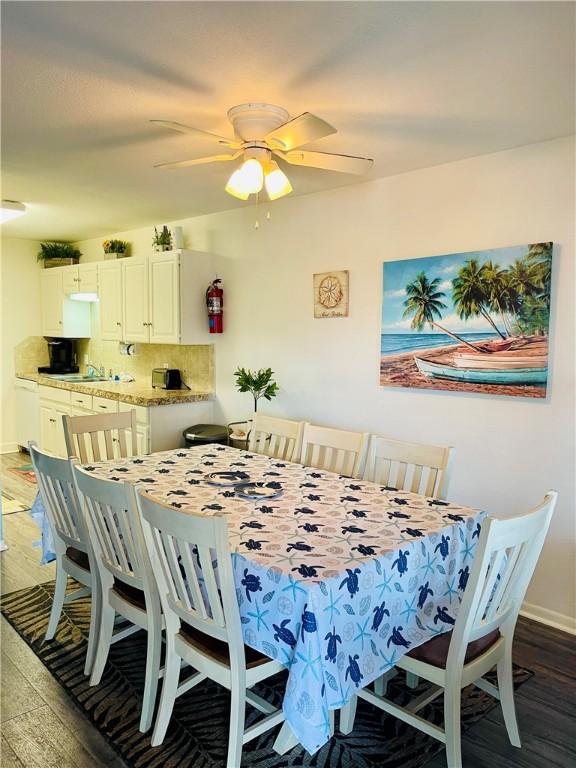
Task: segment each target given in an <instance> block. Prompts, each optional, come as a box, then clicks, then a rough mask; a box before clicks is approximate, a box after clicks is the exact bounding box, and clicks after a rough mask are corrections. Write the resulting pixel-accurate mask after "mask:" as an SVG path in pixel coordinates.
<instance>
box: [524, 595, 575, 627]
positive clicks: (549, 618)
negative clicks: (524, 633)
mask: <svg viewBox="0 0 576 768" xmlns="http://www.w3.org/2000/svg"><path fill="white" fill-rule="evenodd" d="M520 616H524V617H525V618H526V619H532V620H533V621H539V622H540V624H546V625H547V626H549V627H554V629H561V630H562V632H568V633H569V634H570V635H576V618H574V617H573V616H565V615H564V614H563V613H558V612H557V611H551V610H549V609H548V608H542V607H541V606H540V605H534V604H532V603H523V605H522V610H521V611H520Z"/></svg>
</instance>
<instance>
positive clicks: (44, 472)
mask: <svg viewBox="0 0 576 768" xmlns="http://www.w3.org/2000/svg"><path fill="white" fill-rule="evenodd" d="M28 449H29V451H30V458H31V459H32V466H33V467H34V472H35V474H36V479H37V481H38V490H39V492H40V498H41V499H42V504H43V506H44V511H45V513H46V517H47V519H48V525H49V526H50V529H51V531H52V536H53V539H54V551H55V553H56V585H55V588H54V597H53V599H52V609H51V611H50V619H49V621H48V628H47V630H46V636H45V639H46V640H52V638H53V637H54V635H55V633H56V629H57V627H58V623H59V622H60V617H61V615H62V608H63V606H64V603H69V602H72V601H74V600H77V599H78V598H80V597H86V596H87V595H90V594H91V595H92V604H91V608H90V630H89V633H88V649H87V652H86V662H85V665H84V674H85V675H89V674H90V672H91V670H92V666H93V663H94V655H95V652H96V645H97V639H98V627H99V624H100V615H99V613H100V594H99V593H100V590H99V585H98V573H97V570H96V569H95V568H94V555H93V552H92V548H91V545H90V539H89V537H88V534H87V531H86V527H85V525H84V520H83V517H82V514H81V512H80V508H79V505H78V497H77V494H76V488H75V486H74V476H73V470H72V463H71V462H70V461H69V460H68V459H60V458H57V457H56V456H51V455H50V454H49V453H46V452H44V451H41V450H40V448H38V446H37V445H35V444H34V443H29V445H28ZM68 576H72V578H73V579H75V580H76V581H77V582H78V583H79V584H82V585H83V587H81V588H80V589H77V590H75V591H74V592H71V593H70V594H69V595H66V585H67V582H68Z"/></svg>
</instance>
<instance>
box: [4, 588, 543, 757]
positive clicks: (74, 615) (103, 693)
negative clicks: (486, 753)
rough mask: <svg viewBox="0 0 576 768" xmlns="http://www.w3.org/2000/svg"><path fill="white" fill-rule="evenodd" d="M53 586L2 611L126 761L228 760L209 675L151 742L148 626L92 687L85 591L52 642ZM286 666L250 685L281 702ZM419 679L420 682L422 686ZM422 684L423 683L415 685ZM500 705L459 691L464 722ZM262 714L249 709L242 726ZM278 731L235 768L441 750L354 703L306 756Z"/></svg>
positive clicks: (393, 693) (437, 716) (221, 697)
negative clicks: (145, 704) (278, 749)
mask: <svg viewBox="0 0 576 768" xmlns="http://www.w3.org/2000/svg"><path fill="white" fill-rule="evenodd" d="M53 588H54V584H53V582H49V583H47V584H41V585H39V586H36V587H32V588H29V589H24V590H21V591H19V592H13V593H11V594H8V595H4V596H3V597H2V601H1V606H0V607H1V611H2V613H3V615H4V616H5V617H6V619H7V620H8V621H9V622H10V624H12V626H13V627H14V628H15V629H16V631H17V632H18V634H19V635H20V636H21V637H22V638H23V639H24V640H25V641H26V643H27V644H28V645H29V646H30V647H31V648H32V650H33V651H34V653H35V654H36V655H37V656H38V657H39V658H40V659H41V661H42V662H43V663H44V664H45V666H46V667H47V668H48V669H49V670H50V672H51V673H52V674H53V675H54V677H55V678H56V679H57V680H58V681H59V682H60V683H61V684H62V685H63V686H64V689H65V690H66V692H67V693H68V695H69V696H70V698H71V699H72V701H73V702H74V703H75V704H76V705H77V706H78V707H79V708H80V710H81V711H82V712H83V713H84V714H85V716H86V717H87V718H88V719H89V720H90V722H91V723H93V725H94V726H95V727H96V728H97V729H98V730H99V731H100V733H102V734H103V735H104V737H105V738H106V739H107V740H108V741H109V742H110V744H111V745H112V747H113V748H114V749H115V750H116V752H117V753H118V754H119V755H120V757H121V758H122V759H123V760H124V762H125V763H126V765H128V766H129V767H130V768H176V767H177V768H222V767H223V766H225V763H226V752H227V740H228V712H229V706H230V695H229V693H228V692H227V691H226V690H225V689H224V688H222V687H220V686H219V685H217V684H215V683H212V682H210V681H205V682H204V683H201V684H200V685H198V686H197V687H196V688H194V689H193V690H191V691H189V692H188V693H186V694H185V695H184V696H182V697H180V698H179V699H177V700H176V706H175V709H174V715H173V718H172V722H171V724H170V728H169V730H168V733H167V736H166V740H165V741H164V744H163V745H162V746H161V747H156V748H152V747H151V746H150V737H149V735H145V734H142V733H140V732H139V730H138V722H139V717H140V704H141V696H142V690H143V683H144V667H145V660H146V638H145V633H143V632H139V633H137V634H136V635H132V636H131V637H129V638H127V639H126V640H123V641H121V642H119V643H117V644H115V645H113V646H112V648H111V651H110V657H109V660H108V663H107V665H106V669H105V672H104V675H103V678H102V682H101V684H100V685H98V686H95V687H94V688H90V686H89V685H88V679H87V678H86V677H84V674H83V668H84V657H85V653H86V643H87V635H88V626H89V620H90V599H89V598H84V599H80V600H77V601H75V602H73V603H70V604H68V605H65V606H64V614H63V615H62V618H61V620H60V624H59V627H58V631H57V633H56V636H55V638H54V640H51V641H50V642H46V641H44V639H43V638H44V634H45V632H46V627H47V624H48V616H49V613H50V607H51V604H52V593H53ZM514 677H515V683H516V686H519V685H521V684H522V683H524V682H525V681H526V680H529V679H530V677H532V673H531V672H529V671H528V670H526V669H523V668H520V667H516V668H515V670H514ZM285 678H286V676H285V674H280V675H277V676H276V677H274V678H271V680H270V681H268V682H267V683H266V684H262V685H259V686H258V687H257V688H256V689H255V690H256V691H257V692H258V693H259V694H260V696H262V697H264V698H265V699H267V700H268V701H269V702H270V703H272V704H274V705H275V706H280V705H281V702H282V697H283V691H284V686H285ZM424 685H425V684H424ZM420 690H423V688H422V689H420ZM417 693H418V691H409V689H407V688H406V686H405V682H404V676H403V674H402V673H399V674H398V675H397V676H396V678H394V679H393V680H392V681H391V682H390V683H389V685H388V696H389V697H390V698H392V699H393V700H394V701H396V702H397V703H399V704H402V703H405V702H407V701H408V700H409V699H410V698H412V697H413V696H414V695H417ZM495 706H497V702H495V701H494V699H492V698H491V697H490V696H488V695H487V694H486V693H484V692H483V691H480V690H479V689H477V688H475V687H473V686H470V687H469V688H466V689H465V690H464V691H463V693H462V721H463V729H464V730H466V729H467V728H469V727H470V726H472V725H473V724H474V723H476V722H477V721H478V720H480V719H481V718H483V717H484V716H485V715H486V714H488V712H490V710H491V709H493V708H494V707H495ZM421 714H422V716H424V717H426V718H428V719H430V720H432V721H433V722H435V723H437V724H442V722H443V711H442V698H441V697H440V699H439V700H437V702H434V703H433V704H431V705H429V706H428V707H426V708H425V709H423V710H422V712H421ZM259 717H261V715H259V714H258V713H255V712H254V710H252V708H251V707H247V718H248V724H251V723H252V722H254V721H256V720H257V719H258V718H259ZM277 733H278V729H275V730H273V731H271V732H269V733H268V734H265V735H264V736H262V737H260V738H259V739H256V740H255V741H253V742H251V743H250V744H247V745H246V746H245V748H244V753H243V757H242V768H288V767H289V766H310V767H311V768H400V766H401V767H402V768H421V767H422V766H425V765H426V763H427V762H428V761H429V760H430V759H431V758H432V757H434V756H435V755H437V754H438V753H439V752H441V751H442V750H443V745H442V744H440V742H438V741H436V740H434V739H432V738H431V737H429V736H426V735H425V734H423V733H421V732H420V731H417V730H415V729H414V728H411V727H409V726H407V725H405V724H404V723H402V722H401V721H400V720H397V719H396V718H393V717H390V716H387V715H386V714H385V713H384V712H381V711H380V710H376V709H375V708H374V707H371V706H370V705H368V704H367V703H366V702H363V701H360V702H359V704H358V711H357V715H356V721H355V725H354V731H353V732H352V733H351V734H350V735H348V736H344V735H342V734H341V733H339V732H338V719H336V735H335V736H334V738H332V739H331V740H330V742H329V743H328V744H326V745H325V746H324V747H323V748H322V749H321V750H319V751H318V752H317V753H316V754H315V755H314V756H313V757H310V755H308V754H307V753H306V752H305V751H304V750H303V749H302V748H301V747H296V748H295V749H293V750H292V751H291V752H289V753H288V754H287V755H284V756H280V755H277V754H276V753H275V752H274V751H273V749H272V745H273V743H274V740H275V738H276V736H277Z"/></svg>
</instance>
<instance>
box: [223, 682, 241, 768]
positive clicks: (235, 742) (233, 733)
mask: <svg viewBox="0 0 576 768" xmlns="http://www.w3.org/2000/svg"><path fill="white" fill-rule="evenodd" d="M231 693H232V700H231V702H230V731H229V736H228V757H227V760H226V768H240V763H241V762H242V737H243V736H244V721H245V717H246V688H245V687H244V686H242V687H240V686H239V685H237V684H234V682H233V683H232V691H231Z"/></svg>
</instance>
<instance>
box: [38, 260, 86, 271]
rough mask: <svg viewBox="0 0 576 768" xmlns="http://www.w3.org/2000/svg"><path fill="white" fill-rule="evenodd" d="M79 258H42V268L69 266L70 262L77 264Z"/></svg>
mask: <svg viewBox="0 0 576 768" xmlns="http://www.w3.org/2000/svg"><path fill="white" fill-rule="evenodd" d="M79 261H80V259H44V269H51V268H52V267H69V266H71V265H72V264H78V262H79Z"/></svg>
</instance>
